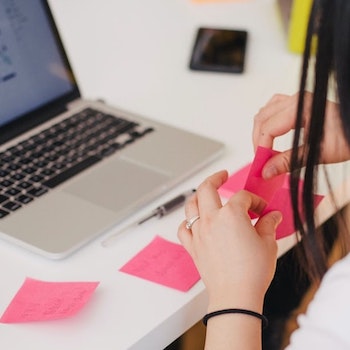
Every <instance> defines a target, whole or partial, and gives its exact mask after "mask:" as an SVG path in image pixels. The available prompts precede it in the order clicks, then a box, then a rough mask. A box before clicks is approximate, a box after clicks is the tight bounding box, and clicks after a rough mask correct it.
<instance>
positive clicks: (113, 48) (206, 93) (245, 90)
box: [0, 0, 300, 350]
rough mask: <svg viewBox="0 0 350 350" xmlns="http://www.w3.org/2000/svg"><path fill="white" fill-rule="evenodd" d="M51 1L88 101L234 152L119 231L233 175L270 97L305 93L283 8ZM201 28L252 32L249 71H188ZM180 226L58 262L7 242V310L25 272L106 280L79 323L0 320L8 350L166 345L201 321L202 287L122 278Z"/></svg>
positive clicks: (176, 217) (181, 0) (2, 257)
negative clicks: (223, 174) (142, 253)
mask: <svg viewBox="0 0 350 350" xmlns="http://www.w3.org/2000/svg"><path fill="white" fill-rule="evenodd" d="M49 2H50V4H51V6H52V9H53V11H54V15H55V17H56V20H57V22H58V25H59V29H60V30H61V34H62V37H63V40H64V43H65V46H66V49H67V51H68V53H69V57H70V59H71V63H72V65H73V68H74V70H75V72H76V76H77V79H78V81H79V83H80V86H81V91H82V93H83V95H84V96H85V97H88V98H93V99H95V98H104V99H105V100H106V101H108V102H109V103H112V104H114V105H116V106H119V107H121V108H123V109H127V110H130V111H134V112H137V113H139V114H143V115H145V116H148V117H152V118H155V119H158V120H160V121H165V122H168V123H171V124H173V125H176V126H179V127H182V128H185V129H191V130H194V131H196V132H198V133H201V134H203V135H208V136H210V137H214V138H217V139H221V140H222V141H223V142H225V143H226V145H227V149H226V152H225V155H224V156H223V157H221V158H220V159H218V160H217V161H216V162H214V163H213V164H211V165H210V166H208V167H206V168H205V169H203V170H202V171H201V172H200V173H198V174H196V175H195V176H193V177H191V178H190V179H188V180H187V181H185V182H184V183H182V184H181V185H179V186H177V187H176V188H175V189H173V190H172V191H170V192H169V193H167V194H166V195H164V196H162V198H159V200H157V201H155V202H154V203H152V204H150V205H149V206H147V207H145V208H144V209H143V210H141V211H140V212H138V213H135V215H134V216H133V217H131V218H129V219H128V220H127V221H125V222H124V223H122V224H121V225H119V226H118V227H116V228H115V230H118V229H120V228H121V227H123V226H124V225H126V224H128V222H132V221H133V220H135V219H136V218H139V217H141V216H142V215H143V214H144V213H146V212H147V213H148V211H149V210H150V209H153V208H154V207H156V206H157V205H158V204H160V203H162V202H163V201H164V200H167V199H169V198H172V197H173V196H174V195H175V194H178V193H180V192H182V191H183V190H187V189H189V188H192V187H196V186H197V185H198V183H199V182H200V181H201V180H202V179H203V178H204V177H206V176H207V175H209V174H211V173H212V172H214V171H216V170H219V169H222V168H226V169H228V170H229V171H230V172H232V171H235V170H238V169H239V168H240V167H241V166H243V165H245V164H246V163H247V162H249V161H251V159H252V157H253V149H252V144H251V129H252V123H253V116H254V115H255V113H256V112H257V111H258V110H259V108H260V107H261V106H262V105H263V104H264V103H265V102H266V101H267V100H268V99H269V98H270V97H271V96H272V94H273V93H275V92H282V93H293V92H295V91H296V90H297V86H298V78H299V63H300V57H299V56H296V55H293V54H291V53H289V52H288V51H287V50H286V41H285V37H284V33H283V31H282V24H281V22H280V18H279V14H278V12H277V8H276V2H275V0H259V1H258V0H251V1H245V2H236V3H234V2H229V1H226V2H222V3H219V2H217V3H208V4H202V5H200V4H195V3H192V2H191V1H190V0H168V1H164V0H148V1H132V0H125V1H122V0H104V1H84V0H74V1H71V0H50V1H49ZM199 26H213V27H230V28H232V27H233V28H238V29H246V30H248V32H249V43H248V48H247V49H248V51H247V61H246V71H245V73H244V74H242V75H234V74H222V73H201V72H191V71H189V70H188V68H187V67H188V62H189V57H190V51H191V48H192V45H193V40H194V36H195V32H196V29H197V28H198V27H199ZM283 142H284V141H283V140H282V142H281V145H283ZM183 218H184V215H183V212H182V211H181V210H179V211H177V212H175V213H173V214H171V215H170V216H168V217H166V218H164V219H162V220H159V221H152V223H148V224H145V225H144V226H142V227H141V228H138V229H135V230H133V231H130V232H128V233H127V234H125V235H122V236H120V237H119V238H118V240H117V241H116V242H115V243H114V244H113V245H112V246H111V247H108V248H103V247H102V246H101V244H100V243H101V241H102V239H103V238H104V237H101V238H99V239H96V240H95V241H94V242H92V243H91V244H89V245H88V246H86V247H85V248H83V249H81V250H80V251H78V252H77V253H76V254H74V255H73V256H71V257H69V258H67V259H65V260H62V261H49V260H45V259H44V258H41V257H38V256H35V255H33V254H31V253H28V252H26V251H23V250H21V249H19V248H16V247H14V246H11V245H10V244H7V243H3V242H1V244H0V265H1V266H2V268H1V269H0V276H1V280H2V288H1V295H0V312H1V313H2V312H3V310H5V308H6V306H7V305H8V303H9V302H10V300H11V299H12V297H13V295H14V293H15V292H16V291H17V290H18V288H19V287H20V285H21V284H22V282H23V280H24V278H25V277H27V276H28V277H32V278H36V279H42V280H52V281H69V280H72V281H79V280H82V281H100V286H99V287H98V289H97V290H96V292H95V294H94V295H93V298H92V300H91V301H90V302H89V303H88V305H87V306H86V307H85V308H84V309H83V310H82V311H81V312H80V313H79V314H78V315H76V316H74V317H73V318H70V319H66V320H62V321H54V322H46V323H44V322H42V323H30V324H13V325H5V324H0V339H1V344H2V345H1V346H2V347H3V348H11V349H14V350H15V349H36V350H40V349H48V348H50V349H52V350H54V349H57V350H58V349H59V350H61V349H65V350H70V349H75V350H76V349H84V350H95V349H104V350H109V349H118V350H123V349H134V350H136V349H142V350H144V349H152V350H155V349H162V348H164V347H165V346H166V345H167V344H169V343H171V342H172V341H173V340H174V339H175V338H177V337H178V336H179V335H181V334H182V333H183V332H184V331H185V330H186V329H188V328H189V327H190V326H192V325H193V324H194V323H195V322H197V321H198V320H199V319H200V318H201V317H202V315H203V314H204V312H205V309H206V294H205V291H204V287H203V284H202V283H201V282H199V283H197V284H196V285H195V286H194V287H193V288H192V289H191V290H190V291H189V292H187V293H183V292H179V291H175V290H172V289H170V288H166V287H163V286H160V285H157V284H153V283H150V282H147V281H144V280H141V279H138V278H134V277H132V276H129V275H126V274H122V273H119V272H118V268H119V267H121V266H122V265H123V264H124V263H125V262H126V261H127V260H129V259H130V258H131V257H132V256H133V255H134V254H135V253H136V252H138V251H139V250H140V249H141V248H143V247H144V246H145V245H146V244H147V243H148V242H150V241H151V240H152V238H153V237H154V236H155V235H156V234H159V235H161V236H163V237H165V238H167V239H170V240H173V241H177V237H176V231H177V226H178V224H179V222H180V221H181V220H183ZM112 232H113V231H112ZM112 232H110V233H112ZM289 244H290V240H289V241H287V240H286V241H283V242H282V241H281V242H280V253H282V252H283V251H284V250H285V249H286V247H287V246H288V245H289ZM4 345H6V346H4Z"/></svg>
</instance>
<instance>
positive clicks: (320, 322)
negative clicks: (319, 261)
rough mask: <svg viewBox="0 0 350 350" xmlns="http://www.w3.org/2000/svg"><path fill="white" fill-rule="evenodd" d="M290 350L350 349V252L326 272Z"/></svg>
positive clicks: (294, 336) (292, 340) (303, 316)
mask: <svg viewBox="0 0 350 350" xmlns="http://www.w3.org/2000/svg"><path fill="white" fill-rule="evenodd" d="M298 323H299V327H300V328H299V329H297V330H296V331H295V332H294V333H293V334H292V336H291V339H290V345H289V346H288V347H287V348H286V350H305V349H317V350H328V349H331V350H343V349H344V350H349V349H350V255H348V256H346V257H345V258H344V259H342V260H341V261H339V262H337V263H336V264H334V265H333V266H332V268H331V269H330V270H329V271H328V272H327V273H326V275H325V276H324V278H323V280H322V283H321V285H320V288H319V290H318V291H317V293H316V294H315V297H314V299H313V300H312V301H311V303H310V304H309V307H308V309H307V311H306V314H305V315H300V316H299V317H298Z"/></svg>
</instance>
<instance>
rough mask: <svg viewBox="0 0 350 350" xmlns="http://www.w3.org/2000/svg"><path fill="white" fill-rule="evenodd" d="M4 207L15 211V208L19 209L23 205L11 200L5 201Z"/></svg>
mask: <svg viewBox="0 0 350 350" xmlns="http://www.w3.org/2000/svg"><path fill="white" fill-rule="evenodd" d="M3 207H4V208H5V209H8V210H10V211H15V210H17V209H19V208H20V207H21V205H20V204H19V203H16V202H12V201H10V202H7V203H5V204H4V205H3Z"/></svg>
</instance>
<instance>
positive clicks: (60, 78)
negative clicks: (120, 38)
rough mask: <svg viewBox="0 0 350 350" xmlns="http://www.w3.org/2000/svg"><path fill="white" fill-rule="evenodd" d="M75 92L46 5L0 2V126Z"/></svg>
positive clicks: (29, 0) (10, 0) (30, 0)
mask: <svg viewBox="0 0 350 350" xmlns="http://www.w3.org/2000/svg"><path fill="white" fill-rule="evenodd" d="M77 92H78V91H77V86H76V83H75V81H74V78H73V75H72V73H71V69H70V67H69V64H68V61H67V58H66V56H65V54H64V52H63V50H62V45H61V43H60V41H59V39H58V36H57V32H56V29H55V27H54V25H53V22H52V17H51V14H50V13H49V10H48V6H47V4H46V1H42V0H0V105H1V108H0V127H2V126H4V125H6V124H9V123H11V122H13V121H15V120H16V119H18V118H20V117H23V116H24V115H29V114H30V112H33V111H36V110H38V109H39V108H43V107H44V106H48V105H50V104H52V103H53V102H54V101H57V100H59V99H61V98H63V97H67V96H69V95H70V94H72V93H73V94H74V93H75V94H76V93H77Z"/></svg>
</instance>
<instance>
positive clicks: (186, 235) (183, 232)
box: [177, 220, 193, 254]
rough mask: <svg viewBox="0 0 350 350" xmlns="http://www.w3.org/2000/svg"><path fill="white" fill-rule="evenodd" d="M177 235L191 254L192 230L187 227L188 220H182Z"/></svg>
mask: <svg viewBox="0 0 350 350" xmlns="http://www.w3.org/2000/svg"><path fill="white" fill-rule="evenodd" d="M177 237H178V238H179V240H180V242H181V244H182V245H183V246H184V248H185V249H186V250H187V251H188V253H189V254H191V252H192V238H193V237H192V232H191V230H188V229H187V228H186V220H184V221H182V223H181V224H180V226H179V228H178V230H177Z"/></svg>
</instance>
